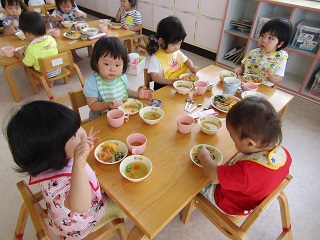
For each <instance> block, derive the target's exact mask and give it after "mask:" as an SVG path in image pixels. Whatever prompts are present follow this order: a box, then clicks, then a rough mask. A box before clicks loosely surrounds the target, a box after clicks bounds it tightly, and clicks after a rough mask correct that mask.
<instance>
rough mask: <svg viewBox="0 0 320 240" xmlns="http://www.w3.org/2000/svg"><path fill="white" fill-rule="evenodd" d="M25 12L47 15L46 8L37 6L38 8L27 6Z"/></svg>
mask: <svg viewBox="0 0 320 240" xmlns="http://www.w3.org/2000/svg"><path fill="white" fill-rule="evenodd" d="M26 8H27V11H33V12H38V13H40V14H44V15H46V14H47V10H46V7H45V6H44V5H38V6H27V7H26Z"/></svg>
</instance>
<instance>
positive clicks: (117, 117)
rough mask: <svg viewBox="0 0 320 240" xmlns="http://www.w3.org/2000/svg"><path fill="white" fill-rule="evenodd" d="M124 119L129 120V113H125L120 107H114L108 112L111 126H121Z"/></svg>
mask: <svg viewBox="0 0 320 240" xmlns="http://www.w3.org/2000/svg"><path fill="white" fill-rule="evenodd" d="M124 119H127V120H126V122H127V121H129V115H128V114H125V113H124V111H122V110H120V109H112V110H110V111H109V112H107V120H108V123H109V124H110V126H111V127H114V128H118V127H121V126H122V125H123V123H124Z"/></svg>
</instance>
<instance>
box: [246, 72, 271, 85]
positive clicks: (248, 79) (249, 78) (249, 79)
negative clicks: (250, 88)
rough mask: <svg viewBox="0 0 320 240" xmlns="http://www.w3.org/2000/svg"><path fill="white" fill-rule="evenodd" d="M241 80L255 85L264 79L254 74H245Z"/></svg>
mask: <svg viewBox="0 0 320 240" xmlns="http://www.w3.org/2000/svg"><path fill="white" fill-rule="evenodd" d="M243 80H244V81H245V82H253V83H254V84H256V85H259V84H261V83H263V82H264V81H265V80H266V79H265V77H263V76H260V75H256V74H245V75H243Z"/></svg>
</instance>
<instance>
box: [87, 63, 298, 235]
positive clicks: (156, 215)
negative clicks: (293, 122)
mask: <svg viewBox="0 0 320 240" xmlns="http://www.w3.org/2000/svg"><path fill="white" fill-rule="evenodd" d="M220 70H221V69H220V68H218V67H216V66H213V65H212V66H209V67H206V68H204V69H202V70H200V71H199V73H198V75H199V76H200V79H201V80H210V81H213V82H216V83H218V81H219V77H218V72H219V71H220ZM221 86H222V85H221V84H220V83H218V84H217V87H215V88H214V90H213V92H214V94H218V93H221V92H222V88H221ZM259 91H260V92H262V93H264V94H265V95H267V96H268V97H269V99H270V102H271V103H272V104H273V106H274V107H275V109H276V110H277V111H278V112H283V111H284V110H285V109H286V107H287V105H288V104H289V102H290V101H291V99H292V98H293V96H292V95H291V94H288V93H285V92H283V91H280V90H278V89H276V88H269V87H263V86H259ZM192 93H193V91H192V92H191V93H190V94H189V95H179V94H177V93H176V91H175V90H174V88H173V87H172V86H166V87H164V88H161V89H159V90H158V91H155V92H154V98H156V99H160V100H161V101H162V102H163V106H162V109H163V110H164V117H163V118H162V119H161V120H160V122H159V123H157V124H155V125H147V124H146V123H144V122H143V121H142V119H140V117H139V115H138V114H135V115H131V116H130V120H129V122H126V123H124V125H123V126H121V127H120V128H112V127H110V126H109V124H108V122H107V119H106V117H105V116H102V117H100V118H98V119H95V120H94V121H91V122H88V123H86V124H84V125H83V127H84V129H85V130H87V131H88V130H89V129H90V128H91V127H93V128H94V130H100V133H99V137H100V138H101V141H106V140H110V139H116V140H119V141H122V142H124V143H126V138H127V136H128V135H129V134H131V133H134V132H139V133H142V134H144V135H145V136H146V137H147V147H146V150H145V151H144V152H143V155H144V156H146V157H148V158H149V159H150V160H151V161H152V164H153V171H152V173H151V174H150V175H149V176H148V178H146V179H145V180H144V181H142V182H139V183H132V182H130V181H128V180H126V179H125V178H123V177H122V176H121V174H120V172H119V163H117V164H113V165H104V164H101V163H100V162H98V161H97V160H95V158H94V155H93V153H91V154H90V156H89V157H88V163H89V164H90V166H91V167H92V168H93V170H94V171H95V172H96V174H97V177H98V180H99V182H100V185H101V187H102V189H103V190H104V191H105V192H106V193H107V194H108V195H109V196H110V197H111V198H112V199H113V200H114V201H115V202H116V203H117V204H118V205H119V206H120V207H121V209H122V210H123V211H124V212H125V213H126V214H127V215H128V217H129V218H130V219H131V220H132V221H133V222H134V224H135V227H134V228H133V229H132V231H131V232H130V233H129V236H128V239H132V240H136V239H142V238H145V237H147V238H150V239H152V238H154V237H155V236H156V235H157V234H158V233H159V232H160V231H161V230H162V229H163V228H164V227H165V226H166V225H167V224H168V223H169V222H170V221H171V220H172V219H173V218H174V217H175V216H176V215H177V214H178V213H179V212H180V211H181V210H182V209H183V208H184V207H185V206H186V205H187V204H188V203H189V202H190V201H191V200H192V199H193V198H194V197H195V196H196V194H198V193H199V192H200V190H201V189H202V188H203V187H204V186H205V185H206V184H207V183H208V182H209V179H208V178H207V177H206V176H205V174H204V172H203V170H202V169H201V168H200V167H198V166H196V165H195V164H194V163H193V162H192V161H191V159H190V156H189V152H190V150H191V148H192V147H193V146H194V145H197V144H204V143H206V144H209V145H213V146H215V147H217V148H218V149H219V150H220V151H221V153H222V155H223V163H227V162H228V161H230V160H231V159H232V158H233V156H234V155H235V154H236V153H237V149H236V148H235V146H234V143H233V141H232V139H231V138H230V135H229V133H228V131H227V129H226V127H225V123H224V126H223V128H222V129H221V130H220V131H219V132H218V133H217V134H215V135H207V134H205V133H203V132H202V131H201V130H200V128H199V126H198V124H197V123H196V124H195V125H194V127H193V130H192V132H191V133H190V134H181V133H179V132H178V131H177V123H176V118H177V116H178V115H181V114H185V113H186V112H185V111H184V110H183V109H184V105H185V99H186V98H188V97H193V96H192ZM211 96H212V93H211V92H206V94H205V95H203V96H196V97H193V99H194V100H195V102H197V103H202V104H203V106H204V107H206V106H210V105H211V104H210V98H211ZM141 102H143V103H144V106H146V105H147V101H146V100H141ZM219 117H225V114H224V113H220V114H219Z"/></svg>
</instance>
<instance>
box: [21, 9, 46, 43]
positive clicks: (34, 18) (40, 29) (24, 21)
mask: <svg viewBox="0 0 320 240" xmlns="http://www.w3.org/2000/svg"><path fill="white" fill-rule="evenodd" d="M19 28H20V29H21V30H22V31H23V32H28V33H31V34H33V35H34V36H36V37H41V36H43V35H46V24H45V22H44V20H43V17H42V16H41V15H40V14H39V13H37V12H32V11H25V12H22V13H21V14H20V16H19Z"/></svg>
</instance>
